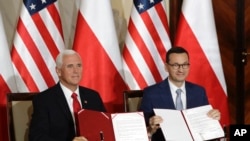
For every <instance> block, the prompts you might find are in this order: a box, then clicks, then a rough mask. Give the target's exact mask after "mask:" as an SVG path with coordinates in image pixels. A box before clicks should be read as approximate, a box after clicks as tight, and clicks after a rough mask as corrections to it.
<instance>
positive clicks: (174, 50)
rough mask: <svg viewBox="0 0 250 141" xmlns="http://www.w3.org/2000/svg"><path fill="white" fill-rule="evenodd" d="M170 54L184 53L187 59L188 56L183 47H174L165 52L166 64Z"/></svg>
mask: <svg viewBox="0 0 250 141" xmlns="http://www.w3.org/2000/svg"><path fill="white" fill-rule="evenodd" d="M172 53H186V54H187V56H188V58H189V54H188V52H187V50H186V49H184V48H183V47H179V46H174V47H172V48H170V49H169V50H168V51H167V54H166V62H167V63H168V62H169V56H170V54H172Z"/></svg>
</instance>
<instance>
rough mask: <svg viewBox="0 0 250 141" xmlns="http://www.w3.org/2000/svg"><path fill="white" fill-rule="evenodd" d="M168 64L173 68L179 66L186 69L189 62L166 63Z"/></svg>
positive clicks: (178, 67)
mask: <svg viewBox="0 0 250 141" xmlns="http://www.w3.org/2000/svg"><path fill="white" fill-rule="evenodd" d="M167 64H168V65H169V66H171V67H172V68H173V69H175V70H177V69H180V67H182V68H183V69H187V68H189V66H190V64H189V63H184V64H177V63H175V64H169V63H167Z"/></svg>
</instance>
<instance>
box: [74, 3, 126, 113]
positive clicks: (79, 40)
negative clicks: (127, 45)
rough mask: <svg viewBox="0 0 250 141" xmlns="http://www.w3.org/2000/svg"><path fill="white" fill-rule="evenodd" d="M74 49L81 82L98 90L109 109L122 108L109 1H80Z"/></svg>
mask: <svg viewBox="0 0 250 141" xmlns="http://www.w3.org/2000/svg"><path fill="white" fill-rule="evenodd" d="M73 49H74V50H76V51H77V52H78V53H79V54H80V55H81V57H82V60H83V78H82V81H81V83H80V84H81V85H82V86H85V87H89V88H92V89H94V90H96V91H98V92H99V94H100V95H101V97H102V100H103V102H104V104H105V106H106V109H107V111H108V112H116V111H119V112H121V111H123V110H122V109H123V95H122V93H123V91H124V90H126V89H127V86H126V84H125V82H124V80H123V76H122V61H121V54H120V50H119V45H118V40H117V35H116V31H115V24H114V19H113V13H112V8H111V4H110V0H83V1H80V3H79V12H78V17H77V25H76V31H75V39H74V45H73Z"/></svg>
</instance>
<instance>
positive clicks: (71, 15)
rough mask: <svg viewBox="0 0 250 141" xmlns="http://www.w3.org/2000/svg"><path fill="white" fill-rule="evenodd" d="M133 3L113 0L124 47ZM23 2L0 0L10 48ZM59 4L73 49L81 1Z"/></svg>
mask: <svg viewBox="0 0 250 141" xmlns="http://www.w3.org/2000/svg"><path fill="white" fill-rule="evenodd" d="M132 1H133V0H111V4H112V7H113V9H114V11H115V12H114V13H115V14H114V15H115V21H116V27H117V33H118V38H119V39H120V45H122V43H123V39H124V37H125V34H126V28H127V22H128V18H129V16H130V12H131V7H132ZM21 2H22V0H0V10H1V13H2V16H3V23H4V28H5V32H6V36H7V40H8V44H9V46H11V45H12V40H13V36H14V33H15V28H16V23H17V19H18V16H19V11H20V8H21V4H22V3H21ZM58 2H59V9H60V13H61V19H62V25H63V33H64V40H65V44H66V47H67V48H71V46H72V42H73V39H74V33H75V21H76V16H77V7H76V3H77V2H79V0H58ZM167 10H168V9H167ZM167 13H168V12H167ZM0 32H2V31H0Z"/></svg>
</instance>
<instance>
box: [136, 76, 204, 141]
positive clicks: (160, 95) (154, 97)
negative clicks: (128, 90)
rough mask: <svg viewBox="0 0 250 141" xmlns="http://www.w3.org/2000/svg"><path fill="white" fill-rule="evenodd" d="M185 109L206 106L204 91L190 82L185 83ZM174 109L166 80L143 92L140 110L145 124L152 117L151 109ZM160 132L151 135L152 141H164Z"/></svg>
mask: <svg viewBox="0 0 250 141" xmlns="http://www.w3.org/2000/svg"><path fill="white" fill-rule="evenodd" d="M185 88H186V97H187V101H186V102H187V105H186V106H187V109H188V108H194V107H198V106H203V105H207V104H208V99H207V96H206V92H205V89H204V88H203V87H201V86H199V85H196V84H193V83H191V82H187V81H186V83H185ZM154 108H161V109H175V104H174V101H173V98H172V95H171V91H170V86H169V83H168V79H165V80H164V81H162V82H160V83H157V84H155V85H152V86H149V87H147V88H145V89H144V90H143V98H142V103H141V107H140V110H141V111H143V112H144V116H145V120H146V124H147V125H148V123H149V118H150V117H151V116H153V115H154V112H153V109H154ZM159 132H161V131H157V133H155V134H154V135H153V138H152V141H164V137H163V135H162V133H159Z"/></svg>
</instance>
